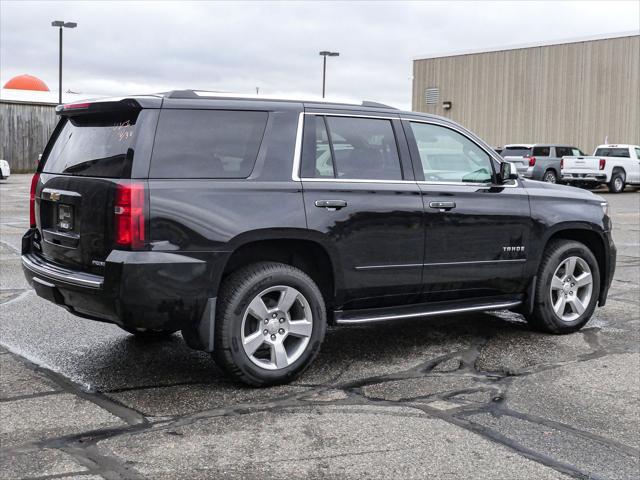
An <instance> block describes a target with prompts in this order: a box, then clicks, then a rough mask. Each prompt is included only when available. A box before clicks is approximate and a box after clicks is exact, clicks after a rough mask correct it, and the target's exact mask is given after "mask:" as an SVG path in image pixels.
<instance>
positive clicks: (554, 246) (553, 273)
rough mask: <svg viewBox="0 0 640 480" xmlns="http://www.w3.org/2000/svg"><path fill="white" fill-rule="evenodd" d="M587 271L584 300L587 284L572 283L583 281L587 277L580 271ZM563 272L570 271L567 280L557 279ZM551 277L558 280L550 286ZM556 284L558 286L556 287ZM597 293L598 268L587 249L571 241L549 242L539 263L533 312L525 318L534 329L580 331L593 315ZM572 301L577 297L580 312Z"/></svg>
mask: <svg viewBox="0 0 640 480" xmlns="http://www.w3.org/2000/svg"><path fill="white" fill-rule="evenodd" d="M571 259H575V261H574V262H573V263H574V265H575V268H574V269H573V273H571V272H570V271H569V270H570V269H571V263H572V262H571ZM587 271H589V273H590V274H591V286H590V293H589V294H588V299H587V292H588V291H589V287H588V285H587V284H584V285H582V286H577V287H576V284H579V283H581V282H584V281H586V278H587V277H584V274H585V273H586V272H587ZM567 273H570V275H569V279H568V280H567V281H562V280H560V278H561V277H564V276H566V274H567ZM553 277H556V278H557V279H558V280H556V281H554V285H555V286H554V287H553V288H552V280H553ZM574 277H575V278H574ZM558 287H561V288H560V289H557V288H558ZM599 292H600V271H599V268H598V262H597V260H596V258H595V256H594V255H593V253H591V250H589V249H588V248H587V247H586V246H585V245H584V244H582V243H580V242H576V241H573V240H556V241H553V242H552V243H550V244H549V245H548V247H547V249H546V250H545V252H544V255H543V257H542V262H541V263H540V268H539V270H538V281H537V283H536V288H535V299H534V307H533V312H532V314H531V315H529V316H528V317H527V321H528V322H529V324H530V325H531V326H532V327H534V328H535V329H537V330H540V331H543V332H547V333H555V334H563V333H571V332H575V331H577V330H580V328H582V326H583V325H584V324H585V323H587V322H588V321H589V319H590V318H591V315H593V311H594V310H595V308H596V303H597V301H598V295H599ZM565 294H566V295H565ZM563 296H564V298H565V302H566V305H565V306H563V305H562V303H561V300H562V298H561V297H563ZM567 299H568V300H567ZM558 300H560V302H558ZM576 300H579V301H580V305H582V309H583V310H582V311H581V312H580V311H579V310H580V307H579V306H578V308H576V306H577V304H576V303H575V301H576ZM554 302H555V304H556V306H558V307H559V308H561V309H562V312H563V317H561V316H560V315H559V314H558V313H557V310H556V309H554Z"/></svg>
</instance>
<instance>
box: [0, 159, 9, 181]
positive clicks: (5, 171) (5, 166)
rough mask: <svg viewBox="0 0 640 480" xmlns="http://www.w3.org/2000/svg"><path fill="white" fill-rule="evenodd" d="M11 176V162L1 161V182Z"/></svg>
mask: <svg viewBox="0 0 640 480" xmlns="http://www.w3.org/2000/svg"><path fill="white" fill-rule="evenodd" d="M10 176H11V168H10V167H9V162H7V161H6V160H0V180H4V179H5V178H9V177H10Z"/></svg>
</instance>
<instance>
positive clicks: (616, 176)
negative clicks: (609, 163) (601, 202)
mask: <svg viewBox="0 0 640 480" xmlns="http://www.w3.org/2000/svg"><path fill="white" fill-rule="evenodd" d="M625 180H626V176H625V174H624V172H621V171H617V172H613V175H612V176H611V181H610V182H609V184H608V187H609V191H610V192H611V193H622V191H623V190H624V187H625Z"/></svg>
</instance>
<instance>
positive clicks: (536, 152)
mask: <svg viewBox="0 0 640 480" xmlns="http://www.w3.org/2000/svg"><path fill="white" fill-rule="evenodd" d="M550 153H551V147H533V151H532V152H531V155H533V156H534V157H548V156H549V154H550Z"/></svg>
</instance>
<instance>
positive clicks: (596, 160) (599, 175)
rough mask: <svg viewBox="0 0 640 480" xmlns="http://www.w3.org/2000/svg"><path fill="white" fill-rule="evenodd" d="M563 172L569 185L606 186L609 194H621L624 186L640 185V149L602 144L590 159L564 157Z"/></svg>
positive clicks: (637, 147) (561, 167)
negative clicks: (604, 184)
mask: <svg viewBox="0 0 640 480" xmlns="http://www.w3.org/2000/svg"><path fill="white" fill-rule="evenodd" d="M560 172H561V176H562V181H563V182H564V183H567V184H569V185H576V186H589V187H597V186H598V185H600V184H603V183H606V184H607V186H608V187H609V191H610V192H612V193H620V192H622V191H623V190H624V187H625V185H637V186H640V146H638V145H600V146H599V147H597V148H596V151H595V152H594V153H593V156H591V157H585V156H582V157H562V160H561V162H560Z"/></svg>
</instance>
